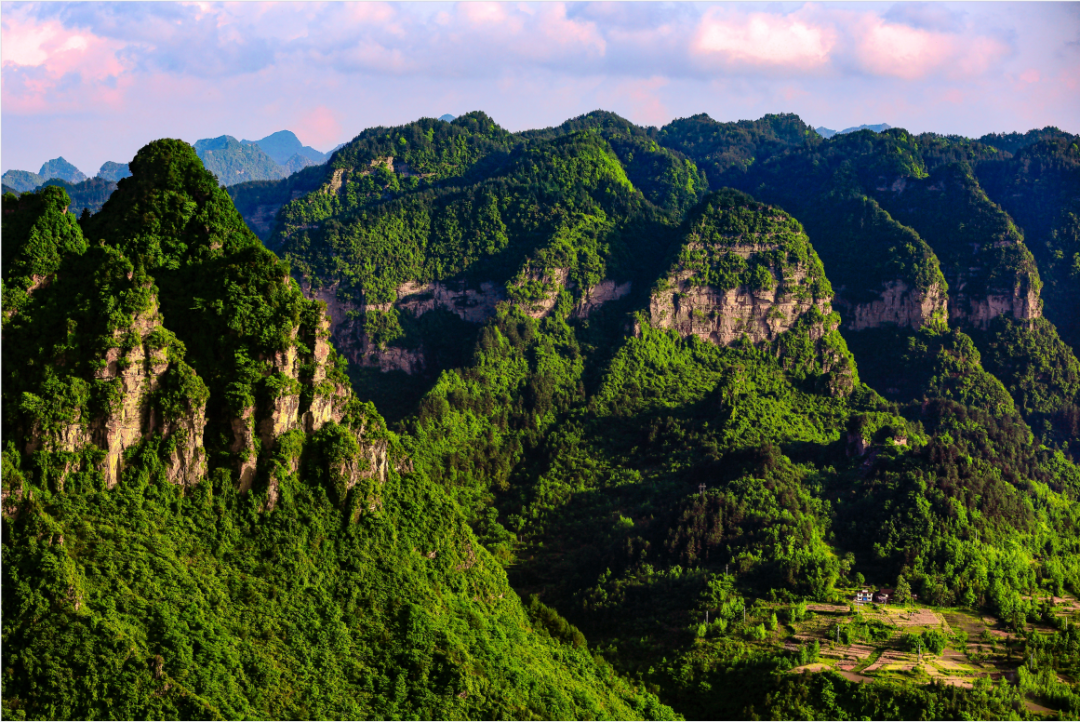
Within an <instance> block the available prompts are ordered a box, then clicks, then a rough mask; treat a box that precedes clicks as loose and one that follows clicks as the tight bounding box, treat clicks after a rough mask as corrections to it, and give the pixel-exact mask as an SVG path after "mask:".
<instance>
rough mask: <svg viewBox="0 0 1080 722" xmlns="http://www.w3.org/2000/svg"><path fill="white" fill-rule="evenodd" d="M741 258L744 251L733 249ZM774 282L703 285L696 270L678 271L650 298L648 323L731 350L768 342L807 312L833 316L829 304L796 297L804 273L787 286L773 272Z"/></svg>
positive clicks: (791, 273) (791, 275)
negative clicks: (736, 345) (740, 343)
mask: <svg viewBox="0 0 1080 722" xmlns="http://www.w3.org/2000/svg"><path fill="white" fill-rule="evenodd" d="M732 252H733V253H736V254H738V253H739V252H740V249H734V250H733V251H732ZM767 272H768V273H769V277H770V278H771V279H772V282H771V283H769V284H766V285H763V286H762V287H759V288H751V287H748V286H745V285H740V286H737V287H736V288H728V289H725V288H722V287H716V286H708V285H700V284H699V283H697V282H696V281H695V274H694V271H692V270H690V269H686V268H677V269H676V270H675V271H674V272H673V273H672V274H670V275H669V276H668V278H667V279H666V282H665V283H664V284H663V286H662V288H661V289H658V290H657V291H656V292H654V293H653V294H652V296H651V297H650V299H649V319H650V321H651V322H652V325H653V326H655V327H657V328H673V329H675V330H676V331H678V332H679V335H681V336H698V337H700V338H702V339H704V340H706V341H710V342H712V343H715V344H717V345H719V346H729V345H731V344H732V343H734V342H735V341H738V340H739V339H740V338H742V337H743V336H746V337H747V338H749V339H750V341H751V342H753V343H755V344H760V343H762V342H769V341H773V340H774V339H776V338H777V337H778V336H779V335H780V334H782V333H784V332H785V331H787V330H788V329H790V328H791V327H792V326H793V325H794V324H795V322H796V321H797V320H798V319H799V317H800V316H802V315H803V314H804V313H806V312H807V311H809V310H810V309H811V308H817V309H818V310H819V311H821V313H822V314H823V315H827V314H829V313H830V312H831V308H830V306H829V299H818V300H815V299H813V298H811V297H806V296H803V297H800V296H797V295H795V293H793V292H792V290H791V288H790V284H799V283H801V282H802V281H803V280H804V279H805V276H806V274H805V271H804V270H803V269H799V268H793V269H789V270H788V272H787V274H786V278H785V280H786V282H787V283H786V284H785V283H782V282H781V280H780V278H779V277H778V276H779V272H778V271H777V270H776V269H773V268H772V267H769V269H768V271H767Z"/></svg>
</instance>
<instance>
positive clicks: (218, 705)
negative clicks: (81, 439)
mask: <svg viewBox="0 0 1080 722" xmlns="http://www.w3.org/2000/svg"><path fill="white" fill-rule="evenodd" d="M131 169H132V173H133V175H132V178H130V179H128V180H125V182H124V183H122V184H121V187H120V189H119V190H118V191H117V193H115V194H114V195H113V197H112V198H111V199H110V200H109V201H108V203H107V204H106V206H105V208H104V209H103V210H102V212H101V213H99V214H97V215H96V216H94V217H93V218H92V219H91V220H90V221H89V222H87V223H85V224H84V226H85V233H86V235H87V236H88V237H89V238H92V239H95V240H94V241H93V242H91V243H86V242H85V241H84V240H83V233H82V232H80V228H79V226H78V225H77V224H76V223H75V221H74V219H73V218H72V217H71V216H70V215H67V214H64V213H63V212H62V209H63V206H64V205H66V204H67V202H68V199H67V197H66V195H65V194H64V191H63V190H62V189H58V188H46V189H44V190H43V191H42V192H41V193H40V194H27V195H24V196H23V197H22V198H19V199H15V198H14V197H10V196H9V197H6V198H5V199H4V211H5V212H4V237H5V259H4V269H5V274H4V288H5V295H6V294H7V292H8V288H9V285H10V287H12V288H15V287H20V286H21V285H24V276H25V274H30V275H31V276H33V275H39V274H41V273H54V274H55V278H54V282H53V283H52V284H50V285H48V286H46V287H39V288H37V289H33V293H32V294H28V296H29V298H28V299H27V300H26V301H25V303H24V305H23V306H21V307H20V308H19V313H17V314H15V315H14V316H11V317H5V327H4V333H5V343H4V346H3V353H4V369H5V377H4V419H3V424H4V426H3V428H4V438H5V448H4V451H3V488H4V521H3V526H4V535H3V536H4V545H3V556H4V559H3V561H4V564H3V568H4V575H5V577H4V583H3V617H4V627H3V644H4V651H5V659H6V660H7V662H8V664H7V665H6V666H5V669H4V672H3V690H4V692H3V704H4V716H5V717H10V718H86V717H124V718H132V717H139V718H144V717H151V716H153V717H157V716H160V717H213V718H222V717H230V718H233V717H289V718H297V717H319V718H331V717H334V718H338V717H349V718H367V717H380V718H385V717H392V716H410V717H412V716H415V717H425V718H447V717H469V718H475V717H484V718H489V717H492V718H493V717H500V718H510V717H514V718H516V717H541V718H580V717H616V718H633V717H643V716H644V717H650V718H652V717H660V718H670V717H671V716H672V713H671V710H670V709H669V708H667V707H665V706H664V705H662V704H661V703H659V701H658V700H657V698H656V697H655V696H654V695H652V694H650V693H648V692H647V691H645V690H643V689H642V688H641V686H640V685H636V684H633V683H631V682H630V681H628V680H626V679H625V678H624V677H621V676H620V675H619V674H618V673H617V672H615V670H614V669H613V668H612V667H611V666H610V665H609V664H607V663H606V662H604V661H603V659H602V658H601V657H600V656H599V655H595V653H593V652H591V651H590V650H589V649H588V648H587V646H586V645H584V644H582V643H581V640H580V639H579V637H580V633H578V634H577V635H575V634H574V633H573V631H572V630H570V628H569V627H567V626H566V625H565V623H564V622H562V621H561V619H560V618H559V617H558V615H557V614H555V613H554V612H552V611H551V610H546V611H545V610H544V608H543V607H542V606H538V605H537V604H535V603H533V604H532V605H530V606H528V607H526V606H524V605H523V604H522V603H521V602H520V600H519V599H518V597H517V595H516V594H515V593H514V591H513V590H512V589H511V588H510V587H509V585H508V584H507V582H506V577H505V573H504V572H503V570H502V568H501V566H500V565H499V564H498V563H497V562H496V561H495V560H494V559H493V558H492V557H491V555H490V554H489V553H488V552H487V550H486V549H485V548H484V547H483V546H482V545H481V544H480V543H479V541H478V540H477V539H476V537H475V536H474V534H473V532H472V531H471V529H470V528H469V526H468V525H467V524H466V523H465V516H464V515H463V514H462V511H461V508H460V506H459V502H458V501H457V500H456V499H455V498H454V496H453V495H452V494H450V493H448V490H447V489H446V487H445V486H444V485H443V484H441V483H439V482H438V481H436V477H432V476H431V475H430V474H429V473H428V472H427V471H426V470H425V469H423V468H417V469H416V470H414V471H410V472H407V473H406V472H402V471H399V468H411V464H409V463H408V462H407V460H406V459H405V457H404V456H403V449H402V446H401V444H400V442H399V441H398V440H397V438H396V437H395V436H394V435H393V434H392V433H390V432H388V431H387V430H386V428H385V425H384V424H383V423H382V421H381V419H380V418H379V416H378V414H377V413H376V412H375V410H374V409H373V408H372V407H371V406H370V405H365V404H361V403H359V402H358V401H356V400H355V399H352V400H351V401H350V402H349V403H348V404H347V408H346V410H345V414H344V416H343V417H342V420H341V423H334V421H332V420H331V421H329V422H328V423H326V424H324V425H322V426H321V428H319V429H318V430H317V431H314V432H310V431H309V432H308V433H305V432H304V431H303V430H302V429H300V428H293V429H292V430H289V431H286V432H285V433H282V434H280V435H277V436H276V438H274V439H273V444H272V445H264V446H262V447H261V448H259V447H257V448H256V451H257V454H258V457H259V466H258V468H259V475H258V476H257V477H256V479H255V484H254V487H253V488H252V490H251V491H249V492H247V493H241V492H240V491H238V483H237V482H238V478H237V473H236V467H235V466H234V465H233V460H234V456H233V452H232V450H230V448H229V443H230V441H229V438H228V435H227V433H226V429H227V428H228V426H229V424H230V419H235V418H236V416H237V415H238V414H239V413H241V411H242V409H244V408H246V407H249V406H251V405H254V406H255V407H256V408H257V409H265V408H269V407H273V404H274V403H275V399H278V398H281V394H282V393H286V394H287V393H289V392H290V383H293V382H295V380H293V381H290V378H289V377H288V376H284V375H283V373H282V372H280V371H279V372H272V370H271V369H270V368H268V367H267V364H266V363H265V359H267V357H274V355H275V354H281V353H285V354H287V353H288V352H289V349H290V348H295V349H296V351H297V353H298V356H299V360H300V369H301V370H300V372H299V377H298V378H299V379H300V386H302V387H304V388H306V389H308V390H307V391H304V390H301V391H300V392H299V396H300V399H301V405H302V406H301V408H303V406H304V405H306V404H310V403H311V402H312V398H313V397H312V395H311V392H314V394H315V396H318V394H319V393H321V386H319V385H318V384H314V381H313V379H312V377H311V375H312V374H313V373H314V370H315V368H314V366H315V364H316V363H317V362H318V360H317V359H315V360H312V348H313V347H314V345H315V344H316V343H317V331H316V330H314V329H315V325H316V324H317V322H318V318H319V316H320V315H321V312H322V311H321V308H320V307H319V306H318V305H316V304H315V303H313V302H309V301H306V300H304V299H303V298H302V297H301V296H300V293H299V291H298V289H297V288H296V286H295V284H294V283H293V282H292V281H291V280H290V279H289V278H288V275H287V269H285V268H284V267H283V266H282V265H281V262H280V261H278V260H277V259H276V258H275V257H274V256H273V255H272V254H270V253H269V252H267V251H265V250H264V249H262V247H261V245H260V244H259V243H258V241H257V240H256V239H255V237H254V236H253V235H251V233H250V232H249V231H248V230H247V229H246V228H245V227H244V224H243V221H242V220H241V218H240V217H239V215H238V214H237V213H236V211H235V210H234V209H233V208H232V206H231V204H230V203H229V200H228V196H227V195H226V194H225V192H224V190H223V189H221V188H219V187H218V185H217V183H216V182H215V179H214V178H213V176H212V175H210V174H209V173H207V172H206V171H205V170H204V169H203V168H202V167H201V164H200V163H199V161H198V159H197V157H196V156H195V154H194V152H193V151H192V149H191V148H190V147H189V146H187V145H186V144H184V143H181V142H179V141H157V142H155V143H153V144H151V145H149V146H147V147H146V148H144V149H143V150H142V151H140V152H139V154H138V155H137V156H136V158H135V159H134V160H133V161H132V164H131ZM9 242H10V243H11V246H10V249H11V250H10V254H11V255H10V257H9V256H8V253H9V250H8V249H9V246H8V243H9ZM16 273H20V274H24V275H15V274H16ZM24 293H25V289H24ZM6 305H7V302H6V300H5V306H6ZM157 306H160V309H161V313H160V315H159V314H156V313H155V307H157ZM140 324H150V325H151V326H152V330H151V331H150V332H149V333H145V331H146V330H147V328H149V327H148V326H145V325H144V326H140ZM161 324H166V325H164V326H163V325H161ZM139 329H142V331H141V332H139V333H136V332H137V331H138V330H139ZM144 333H145V335H143V334H144ZM132 344H134V345H135V346H138V345H140V344H144V345H145V346H146V347H147V348H148V349H149V350H150V351H151V354H150V356H154V355H155V354H154V353H153V352H157V351H162V350H164V352H165V353H164V360H165V361H167V364H168V367H167V369H166V370H165V371H164V372H162V374H161V387H160V389H161V393H160V395H159V396H158V397H155V398H152V399H149V400H148V401H149V406H147V407H144V408H146V410H147V411H148V412H149V420H146V418H145V417H144V420H143V421H141V422H140V421H139V420H138V419H128V421H127V423H132V424H133V426H132V428H134V429H135V431H136V436H135V438H134V439H132V441H133V442H134V443H132V445H131V446H130V447H129V448H128V449H127V450H126V451H125V452H124V455H123V469H122V471H123V473H122V478H120V479H118V480H117V484H116V486H115V488H106V480H105V477H104V474H103V468H102V463H103V460H104V459H103V457H104V456H105V452H104V450H103V449H102V448H101V447H100V446H99V445H98V444H99V443H100V442H97V441H96V437H95V436H94V434H96V433H97V432H96V431H95V429H97V428H99V425H100V422H101V420H102V419H103V417H107V418H109V419H115V418H116V416H115V414H116V413H117V410H118V408H119V407H124V408H129V407H130V406H131V405H132V404H134V405H135V406H134V408H135V409H136V410H137V413H142V412H141V411H139V409H140V406H139V405H140V404H141V403H142V399H140V398H139V397H138V396H132V395H131V394H132V392H133V391H138V389H137V388H135V389H133V388H132V387H130V386H125V385H123V384H119V385H118V384H117V382H114V381H104V382H103V379H108V378H109V373H111V371H109V369H110V368H111V367H110V366H108V363H110V362H108V361H107V359H109V358H114V357H111V356H109V353H108V352H109V349H110V348H111V347H113V346H116V345H119V346H120V348H121V350H122V352H123V353H122V354H121V362H123V361H124V360H125V359H130V358H132V353H133V352H132V350H131V345H132ZM185 359H186V360H185ZM146 364H147V365H146V366H145V367H141V368H140V367H136V368H132V367H130V366H129V367H127V368H128V369H129V370H131V371H133V372H134V374H130V373H127V372H126V371H125V373H124V375H123V377H122V380H123V381H124V382H127V381H128V380H129V379H136V378H138V377H139V375H140V374H149V373H155V374H156V373H158V372H157V371H153V370H152V369H153V368H154V367H156V365H157V364H158V361H151V360H150V359H149V358H148V359H147V362H146ZM189 364H190V365H189ZM326 366H328V368H325V370H324V372H325V373H327V374H328V376H329V380H330V381H333V382H337V383H341V381H342V380H343V378H344V377H343V375H342V369H341V366H340V365H339V364H337V363H336V357H335V356H334V355H333V354H331V357H330V358H329V359H327V364H326ZM120 368H121V369H123V368H124V364H123V363H120ZM103 370H104V374H102V373H101V372H102V371H103ZM286 370H287V367H286ZM174 378H175V380H171V379H174ZM118 381H119V379H118ZM313 384H314V388H312V385H313ZM346 395H347V396H349V398H352V397H351V395H348V394H347V393H346ZM305 398H306V399H307V400H306V401H304V399H305ZM177 404H180V407H178V406H177ZM203 404H205V408H206V410H207V422H208V423H207V427H206V433H205V444H206V447H207V451H208V456H209V464H208V468H207V469H206V473H205V474H202V475H200V477H199V478H197V479H196V480H195V483H193V484H192V485H190V486H185V485H182V484H176V483H172V481H171V479H172V476H171V474H172V473H173V466H174V460H175V458H176V454H177V453H179V452H178V450H179V449H180V447H181V446H182V443H183V439H177V438H176V437H177V432H175V431H174V432H173V433H171V434H168V435H164V436H163V434H162V433H161V431H160V427H159V428H157V429H155V427H154V425H153V418H154V411H155V410H158V411H160V413H161V414H162V417H163V418H165V419H170V418H175V417H176V416H177V415H178V414H179V415H180V416H183V417H190V416H191V414H193V413H196V407H201V406H202V405H203ZM268 405H269V406H268ZM275 408H276V407H275ZM261 413H262V411H256V417H257V418H258V416H259V414H261ZM196 415H197V414H196ZM159 418H161V417H159ZM73 423H74V424H75V427H76V428H81V429H83V430H84V431H86V432H87V433H88V434H89V435H90V442H89V443H85V444H84V443H76V444H75V445H74V448H72V445H71V443H69V442H70V441H71V440H72V439H73V438H74V436H73V435H75V434H77V433H79V432H77V431H73V430H72V426H71V425H72V424H73ZM108 423H110V424H111V423H114V422H113V421H109V422H108ZM234 428H235V427H234ZM380 449H381V450H382V451H379V450H380ZM378 454H382V455H383V456H382V460H381V461H380V459H379V458H378ZM369 455H370V456H369ZM380 463H381V464H382V465H383V470H382V471H378V470H377V469H376V466H375V465H376V464H380ZM350 468H351V469H354V470H356V473H353V474H352V475H350V474H349V472H348V469H350ZM357 474H358V476H357ZM534 619H535V620H536V621H532V620H534ZM534 625H536V626H537V627H538V628H537V629H535V630H534V629H533V626H534ZM541 630H543V631H541Z"/></svg>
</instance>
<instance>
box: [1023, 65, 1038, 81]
mask: <svg viewBox="0 0 1080 722" xmlns="http://www.w3.org/2000/svg"><path fill="white" fill-rule="evenodd" d="M1020 79H1021V80H1023V81H1024V82H1025V83H1037V82H1039V71H1038V70H1036V69H1035V68H1029V69H1028V70H1025V71H1024V72H1023V73H1021V74H1020Z"/></svg>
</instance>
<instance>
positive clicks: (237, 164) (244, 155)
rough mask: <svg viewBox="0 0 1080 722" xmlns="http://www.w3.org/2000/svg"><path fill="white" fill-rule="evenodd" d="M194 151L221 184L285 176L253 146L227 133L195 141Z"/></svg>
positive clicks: (267, 156)
mask: <svg viewBox="0 0 1080 722" xmlns="http://www.w3.org/2000/svg"><path fill="white" fill-rule="evenodd" d="M195 152H196V153H198V155H199V158H200V159H201V160H202V162H203V165H205V166H206V169H207V170H208V171H210V172H211V173H213V174H214V175H215V176H217V179H218V180H219V181H220V182H221V184H222V185H225V186H231V185H236V184H237V183H244V182H245V181H259V180H276V179H278V178H284V177H286V176H287V175H289V173H288V172H287V171H286V170H285V169H284V168H282V167H281V166H280V165H278V164H277V163H275V162H274V160H273V158H271V157H270V156H269V155H267V154H266V153H265V152H263V150H262V149H261V148H259V147H258V146H257V145H253V144H250V143H241V142H240V141H238V140H237V139H236V138H233V137H232V136H231V135H223V136H221V137H219V138H203V139H202V140H198V141H195Z"/></svg>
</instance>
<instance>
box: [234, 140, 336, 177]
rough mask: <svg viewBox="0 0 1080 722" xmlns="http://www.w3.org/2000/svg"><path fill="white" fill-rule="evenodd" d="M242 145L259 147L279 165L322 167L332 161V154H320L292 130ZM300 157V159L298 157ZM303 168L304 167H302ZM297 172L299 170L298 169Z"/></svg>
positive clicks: (248, 141)
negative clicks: (301, 164) (305, 143)
mask: <svg viewBox="0 0 1080 722" xmlns="http://www.w3.org/2000/svg"><path fill="white" fill-rule="evenodd" d="M240 142H241V143H247V144H250V145H257V146H259V148H261V149H262V150H263V152H265V153H266V154H267V155H268V156H270V157H271V158H273V159H274V162H275V163H277V164H278V165H283V166H288V165H289V163H290V162H292V163H300V162H302V161H301V160H300V159H302V160H303V161H307V163H306V164H305V165H321V164H323V163H325V162H326V161H328V160H329V159H330V155H331V154H330V153H320V152H319V151H317V150H315V149H314V148H312V147H311V146H308V145H304V144H303V143H301V142H300V139H299V138H297V137H296V134H295V133H293V132H292V131H291V130H279V131H278V132H276V133H271V134H270V135H268V136H266V137H265V138H263V139H262V140H242V141H240ZM297 156H299V159H297V158H296V157H297ZM301 167H303V166H301ZM296 170H299V168H297V169H296Z"/></svg>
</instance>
